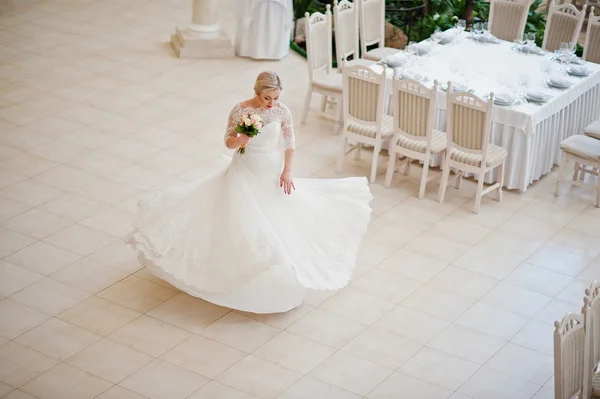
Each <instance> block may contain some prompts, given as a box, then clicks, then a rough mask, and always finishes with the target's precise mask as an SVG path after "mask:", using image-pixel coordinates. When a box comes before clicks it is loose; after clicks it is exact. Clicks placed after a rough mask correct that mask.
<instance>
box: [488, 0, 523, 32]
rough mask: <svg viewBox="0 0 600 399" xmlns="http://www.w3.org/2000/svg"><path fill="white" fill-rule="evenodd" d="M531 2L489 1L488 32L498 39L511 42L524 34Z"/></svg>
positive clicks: (512, 0)
mask: <svg viewBox="0 0 600 399" xmlns="http://www.w3.org/2000/svg"><path fill="white" fill-rule="evenodd" d="M530 6H531V0H491V2H490V16H489V30H490V32H491V33H492V35H494V36H496V37H497V38H498V39H501V40H506V41H507V42H513V41H515V40H517V39H518V40H520V39H521V38H522V37H523V33H524V32H525V24H526V23H527V15H528V14H529V7H530Z"/></svg>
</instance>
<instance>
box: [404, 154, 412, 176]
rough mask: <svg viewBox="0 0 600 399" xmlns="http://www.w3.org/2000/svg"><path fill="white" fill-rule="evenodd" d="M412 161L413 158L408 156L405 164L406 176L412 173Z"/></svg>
mask: <svg viewBox="0 0 600 399" xmlns="http://www.w3.org/2000/svg"><path fill="white" fill-rule="evenodd" d="M411 161H412V159H410V158H408V157H406V165H404V176H408V174H409V173H410V163H411Z"/></svg>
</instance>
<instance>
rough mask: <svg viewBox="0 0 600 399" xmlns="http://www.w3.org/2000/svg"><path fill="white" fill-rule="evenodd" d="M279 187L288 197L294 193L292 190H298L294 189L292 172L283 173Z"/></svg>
mask: <svg viewBox="0 0 600 399" xmlns="http://www.w3.org/2000/svg"><path fill="white" fill-rule="evenodd" d="M279 187H283V192H284V193H286V194H287V195H290V194H291V193H292V189H294V190H295V189H296V187H294V181H293V180H292V176H291V174H290V172H286V171H283V173H281V177H280V178H279Z"/></svg>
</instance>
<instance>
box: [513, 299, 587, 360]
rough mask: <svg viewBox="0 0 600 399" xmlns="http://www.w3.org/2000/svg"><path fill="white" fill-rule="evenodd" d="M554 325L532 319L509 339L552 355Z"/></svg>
mask: <svg viewBox="0 0 600 399" xmlns="http://www.w3.org/2000/svg"><path fill="white" fill-rule="evenodd" d="M578 311H579V310H578ZM553 330H554V326H549V325H547V324H543V323H540V322H538V321H535V320H532V321H530V322H529V323H527V325H525V326H524V327H523V328H522V329H521V331H519V332H518V333H517V334H516V335H515V336H514V337H513V338H512V339H511V340H510V341H511V342H513V343H515V344H517V345H521V346H524V347H526V348H529V349H533V350H535V351H538V352H541V353H545V354H546V355H550V356H553V355H554V341H553V339H552V337H553V334H552V331H553Z"/></svg>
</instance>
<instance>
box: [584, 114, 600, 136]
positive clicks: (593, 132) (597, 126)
mask: <svg viewBox="0 0 600 399" xmlns="http://www.w3.org/2000/svg"><path fill="white" fill-rule="evenodd" d="M583 132H584V133H585V135H586V136H588V137H592V138H594V139H597V140H600V119H598V120H597V121H595V122H592V123H590V124H589V125H587V126H586V127H585V129H584V130H583Z"/></svg>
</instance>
